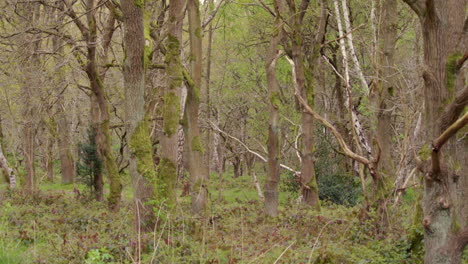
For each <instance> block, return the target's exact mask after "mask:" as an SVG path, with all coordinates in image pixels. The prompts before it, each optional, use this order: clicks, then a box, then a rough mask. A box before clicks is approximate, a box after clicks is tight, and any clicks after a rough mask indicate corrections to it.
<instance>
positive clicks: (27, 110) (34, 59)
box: [21, 3, 41, 192]
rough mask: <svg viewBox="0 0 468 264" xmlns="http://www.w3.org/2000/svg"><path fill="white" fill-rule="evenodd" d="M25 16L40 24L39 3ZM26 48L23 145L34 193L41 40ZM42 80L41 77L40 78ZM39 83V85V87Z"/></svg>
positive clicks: (28, 187)
mask: <svg viewBox="0 0 468 264" xmlns="http://www.w3.org/2000/svg"><path fill="white" fill-rule="evenodd" d="M25 14H26V16H27V17H29V18H31V21H32V23H34V21H35V22H38V21H39V19H40V14H41V12H40V6H39V5H38V4H37V3H32V4H28V7H27V8H26V9H25ZM28 41H30V42H29V43H30V44H28V45H26V47H25V49H26V50H25V53H26V56H27V57H28V59H27V62H28V65H29V67H28V68H27V70H26V69H24V70H25V71H24V73H25V75H26V82H25V83H24V84H23V86H22V87H21V92H22V95H23V102H22V103H23V105H22V115H23V118H24V123H23V127H22V145H23V155H24V166H25V167H24V169H25V171H26V175H25V182H26V185H25V188H26V190H27V191H28V192H32V191H33V190H34V189H35V188H36V167H35V163H34V161H35V152H36V148H35V147H36V146H35V140H34V139H35V114H36V111H37V109H36V108H37V102H35V100H36V99H37V98H38V92H39V87H40V82H38V80H37V79H35V77H34V76H33V73H34V72H35V70H36V69H37V68H38V65H39V57H38V55H37V54H36V53H35V51H37V50H38V49H39V48H40V39H39V38H38V37H34V38H33V40H32V41H31V40H28ZM39 78H40V77H39ZM38 83H39V85H38Z"/></svg>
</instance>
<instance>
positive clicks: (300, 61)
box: [288, 0, 320, 210]
mask: <svg viewBox="0 0 468 264" xmlns="http://www.w3.org/2000/svg"><path fill="white" fill-rule="evenodd" d="M308 5H309V1H302V3H301V5H300V6H299V7H296V6H295V3H294V1H292V0H289V4H288V6H289V9H290V16H291V18H290V24H291V25H292V27H293V28H292V33H291V34H292V35H291V60H292V61H293V67H294V70H293V72H294V77H293V78H294V82H295V85H296V87H297V89H298V92H299V95H300V96H301V97H302V98H305V100H306V101H307V103H308V104H309V106H310V107H311V108H312V109H313V108H314V104H315V103H314V101H315V95H314V84H313V83H311V80H310V79H308V80H306V76H305V69H304V59H305V58H304V52H303V47H304V46H303V44H304V36H303V35H302V25H301V24H302V22H303V19H304V15H305V12H306V10H307V7H308ZM306 70H307V71H308V73H309V74H308V76H310V73H311V69H306ZM301 123H302V149H301V159H302V163H301V185H302V186H301V193H302V198H303V199H302V201H303V203H304V204H306V205H309V206H312V207H314V208H316V209H318V210H319V209H320V201H319V195H318V186H317V179H316V176H315V164H314V163H315V158H314V137H315V136H314V118H313V117H312V115H311V114H309V113H308V112H306V111H302V116H301Z"/></svg>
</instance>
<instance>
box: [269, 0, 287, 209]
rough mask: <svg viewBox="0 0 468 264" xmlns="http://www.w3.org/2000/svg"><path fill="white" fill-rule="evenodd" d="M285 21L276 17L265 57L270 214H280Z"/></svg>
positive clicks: (278, 3)
mask: <svg viewBox="0 0 468 264" xmlns="http://www.w3.org/2000/svg"><path fill="white" fill-rule="evenodd" d="M274 4H275V10H277V14H280V13H282V12H284V6H283V3H282V2H281V1H275V2H274ZM282 27H283V22H282V20H281V19H280V18H279V16H277V17H276V20H275V24H274V29H273V35H272V37H271V40H270V46H269V47H268V51H267V54H266V58H265V60H266V61H265V72H266V78H267V84H268V98H269V101H268V110H269V121H268V167H267V178H266V183H265V213H266V214H267V215H269V216H277V215H278V183H279V180H280V171H279V169H280V167H279V154H280V152H279V106H280V104H281V101H280V98H279V95H280V93H279V86H278V81H277V79H276V62H277V60H278V59H279V55H280V50H279V44H280V41H281V38H282V35H283V34H282V33H283V28H282Z"/></svg>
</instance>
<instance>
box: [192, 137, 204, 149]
mask: <svg viewBox="0 0 468 264" xmlns="http://www.w3.org/2000/svg"><path fill="white" fill-rule="evenodd" d="M191 147H192V151H197V152H200V153H204V152H205V149H204V148H203V145H202V142H201V139H200V136H195V137H193V138H192V145H191Z"/></svg>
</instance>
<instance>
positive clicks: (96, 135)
mask: <svg viewBox="0 0 468 264" xmlns="http://www.w3.org/2000/svg"><path fill="white" fill-rule="evenodd" d="M89 98H90V100H91V109H90V110H91V131H89V132H88V133H91V136H90V140H93V141H94V144H96V146H97V148H98V150H97V158H98V159H99V160H100V161H101V162H102V160H103V157H102V155H101V153H100V151H99V143H98V142H99V140H100V135H101V132H99V131H100V129H101V127H100V124H101V112H100V110H99V105H98V103H97V98H96V96H95V95H94V94H91V96H90V97H89ZM102 171H103V170H102V169H101V170H98V171H93V189H94V197H95V199H96V201H102V200H104V176H103V174H102Z"/></svg>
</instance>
